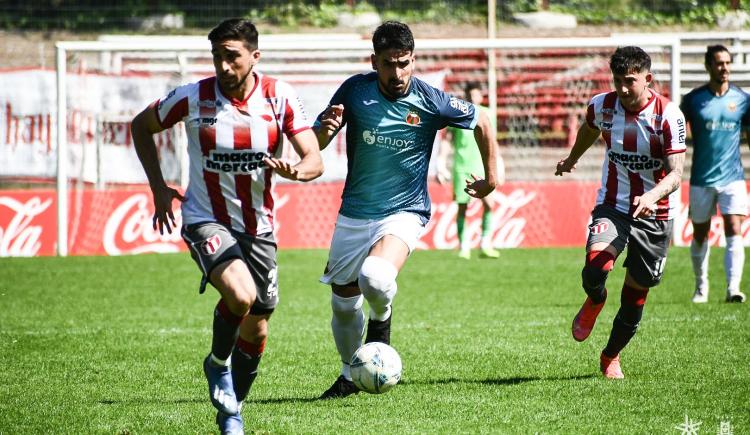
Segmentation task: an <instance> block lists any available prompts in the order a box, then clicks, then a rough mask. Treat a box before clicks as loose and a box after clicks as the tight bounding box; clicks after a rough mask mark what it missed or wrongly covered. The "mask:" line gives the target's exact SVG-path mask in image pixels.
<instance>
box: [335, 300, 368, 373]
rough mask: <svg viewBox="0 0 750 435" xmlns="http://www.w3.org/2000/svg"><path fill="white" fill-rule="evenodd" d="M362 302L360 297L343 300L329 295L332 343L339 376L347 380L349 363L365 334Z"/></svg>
mask: <svg viewBox="0 0 750 435" xmlns="http://www.w3.org/2000/svg"><path fill="white" fill-rule="evenodd" d="M364 300H365V298H364V297H363V296H362V295H358V296H353V297H350V298H344V297H341V296H339V295H337V294H335V293H331V308H333V317H332V318H331V330H332V331H333V341H334V342H335V343H336V350H338V352H339V355H340V356H341V374H342V375H344V377H345V378H347V379H349V380H351V378H352V377H351V375H350V374H349V361H351V360H352V355H354V351H356V350H357V349H358V348H359V347H360V346H361V345H362V337H364V334H365V312H364V310H362V304H363V303H364Z"/></svg>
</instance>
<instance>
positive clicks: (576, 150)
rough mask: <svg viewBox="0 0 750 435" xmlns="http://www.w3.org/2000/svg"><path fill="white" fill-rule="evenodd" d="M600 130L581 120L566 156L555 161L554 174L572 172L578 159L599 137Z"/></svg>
mask: <svg viewBox="0 0 750 435" xmlns="http://www.w3.org/2000/svg"><path fill="white" fill-rule="evenodd" d="M600 134H601V131H599V130H598V129H596V128H594V127H592V126H590V125H589V123H588V122H582V123H581V126H580V127H578V133H576V141H575V143H574V144H573V147H572V148H571V149H570V153H568V157H565V158H564V159H562V160H560V161H559V162H557V169H556V170H555V175H560V176H562V174H564V173H565V172H573V170H574V169H575V168H576V163H578V159H580V158H581V156H582V155H583V154H584V153H585V152H586V151H587V150H588V149H589V148H591V145H593V144H594V141H596V139H597V138H598V137H599V135H600Z"/></svg>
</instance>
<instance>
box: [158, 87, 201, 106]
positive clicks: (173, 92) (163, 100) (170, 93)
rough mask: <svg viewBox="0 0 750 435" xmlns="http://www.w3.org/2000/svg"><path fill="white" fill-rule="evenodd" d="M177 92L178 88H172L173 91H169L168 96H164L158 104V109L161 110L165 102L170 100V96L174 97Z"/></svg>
mask: <svg viewBox="0 0 750 435" xmlns="http://www.w3.org/2000/svg"><path fill="white" fill-rule="evenodd" d="M176 93H177V89H172V91H171V92H169V93H168V94H167V96H166V97H164V98H163V99H162V100H161V101H159V105H158V106H157V109H158V110H161V107H162V106H163V105H164V103H166V102H167V101H168V100H169V99H170V98H172V97H173V96H174V94H176ZM199 104H200V103H199Z"/></svg>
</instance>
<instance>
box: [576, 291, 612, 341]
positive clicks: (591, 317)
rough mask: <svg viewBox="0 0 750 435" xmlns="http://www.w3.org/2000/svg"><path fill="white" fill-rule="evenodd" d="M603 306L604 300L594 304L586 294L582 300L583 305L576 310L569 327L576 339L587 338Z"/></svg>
mask: <svg viewBox="0 0 750 435" xmlns="http://www.w3.org/2000/svg"><path fill="white" fill-rule="evenodd" d="M602 308H604V302H602V303H601V304H594V302H593V301H592V300H591V298H590V297H588V296H586V300H585V301H584V302H583V306H582V307H581V309H580V310H578V314H576V317H575V318H574V319H573V326H572V328H571V330H572V332H573V338H574V339H575V340H576V341H583V340H585V339H587V338H589V335H590V334H591V331H592V330H593V329H594V324H595V323H596V318H597V317H598V316H599V313H600V312H601V311H602Z"/></svg>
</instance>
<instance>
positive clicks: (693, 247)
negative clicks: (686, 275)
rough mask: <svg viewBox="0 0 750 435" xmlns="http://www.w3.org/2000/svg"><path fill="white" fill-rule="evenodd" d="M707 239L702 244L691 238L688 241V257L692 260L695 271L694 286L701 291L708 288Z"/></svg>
mask: <svg viewBox="0 0 750 435" xmlns="http://www.w3.org/2000/svg"><path fill="white" fill-rule="evenodd" d="M709 254H710V252H709V247H708V240H704V241H703V243H702V244H698V242H696V241H695V239H693V241H692V243H690V258H691V259H692V260H693V272H694V273H695V287H696V288H698V289H701V290H703V291H707V290H708V257H709Z"/></svg>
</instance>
